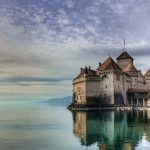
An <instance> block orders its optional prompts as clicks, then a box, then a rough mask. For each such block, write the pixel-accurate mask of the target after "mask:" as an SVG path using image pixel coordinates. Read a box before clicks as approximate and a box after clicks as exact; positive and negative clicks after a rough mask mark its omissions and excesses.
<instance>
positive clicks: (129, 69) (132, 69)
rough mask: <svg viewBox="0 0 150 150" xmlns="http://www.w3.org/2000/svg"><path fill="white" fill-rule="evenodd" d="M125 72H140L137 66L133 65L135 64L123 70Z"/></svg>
mask: <svg viewBox="0 0 150 150" xmlns="http://www.w3.org/2000/svg"><path fill="white" fill-rule="evenodd" d="M123 71H124V72H138V70H137V69H136V68H135V66H134V65H133V63H130V64H129V65H128V66H126V67H125V68H123Z"/></svg>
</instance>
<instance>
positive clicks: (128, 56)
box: [116, 52, 133, 60]
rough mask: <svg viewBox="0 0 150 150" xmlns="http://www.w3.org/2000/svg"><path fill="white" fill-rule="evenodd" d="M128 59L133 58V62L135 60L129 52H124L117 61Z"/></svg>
mask: <svg viewBox="0 0 150 150" xmlns="http://www.w3.org/2000/svg"><path fill="white" fill-rule="evenodd" d="M126 58H131V59H132V60H133V58H132V57H131V56H130V55H129V54H128V53H127V52H122V53H121V54H120V55H119V56H118V57H117V58H116V59H117V60H119V59H126Z"/></svg>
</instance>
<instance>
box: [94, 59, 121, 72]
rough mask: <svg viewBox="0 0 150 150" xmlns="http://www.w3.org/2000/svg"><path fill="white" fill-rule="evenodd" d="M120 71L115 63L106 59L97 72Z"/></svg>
mask: <svg viewBox="0 0 150 150" xmlns="http://www.w3.org/2000/svg"><path fill="white" fill-rule="evenodd" d="M112 69H113V70H122V69H121V68H120V67H119V66H118V65H117V63H116V62H115V61H114V60H113V59H112V58H111V57H109V58H107V59H106V60H105V61H104V62H103V63H102V64H101V65H100V66H99V67H98V68H97V70H99V71H105V70H112Z"/></svg>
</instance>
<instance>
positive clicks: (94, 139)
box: [0, 102, 150, 150]
mask: <svg viewBox="0 0 150 150" xmlns="http://www.w3.org/2000/svg"><path fill="white" fill-rule="evenodd" d="M0 149H1V150H134V149H136V150H149V149H150V112H149V111H128V112H127V111H126V112H124V111H107V112H105V111H101V112H100V111H99V112H88V113H86V112H75V113H72V112H70V111H68V110H67V109H66V108H65V107H64V106H50V105H47V104H44V103H35V102H24V103H23V102H22V103H17V102H13V103H9V102H8V103H2V102H1V103H0Z"/></svg>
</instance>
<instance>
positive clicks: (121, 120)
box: [73, 111, 150, 150]
mask: <svg viewBox="0 0 150 150" xmlns="http://www.w3.org/2000/svg"><path fill="white" fill-rule="evenodd" d="M149 125H150V112H149V111H130V112H123V111H107V112H106V111H102V112H73V133H74V135H75V136H77V137H78V138H79V139H80V142H81V145H85V146H90V145H92V144H94V143H97V145H98V147H99V149H100V150H120V149H125V150H133V149H134V148H135V146H136V145H137V144H138V142H139V141H140V139H141V138H142V136H143V133H145V132H147V137H146V139H147V141H150V140H148V139H150V126H149Z"/></svg>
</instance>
